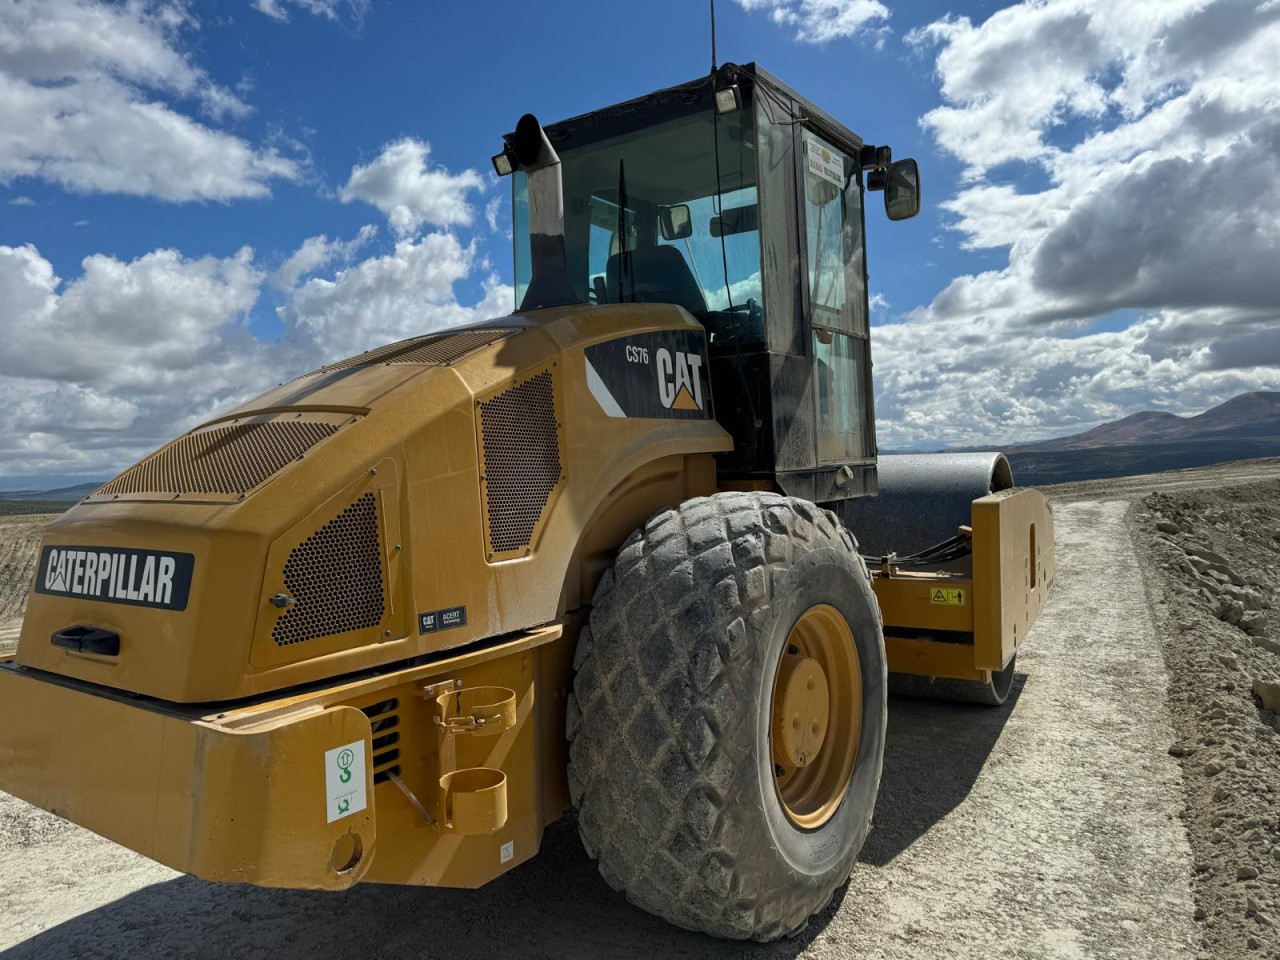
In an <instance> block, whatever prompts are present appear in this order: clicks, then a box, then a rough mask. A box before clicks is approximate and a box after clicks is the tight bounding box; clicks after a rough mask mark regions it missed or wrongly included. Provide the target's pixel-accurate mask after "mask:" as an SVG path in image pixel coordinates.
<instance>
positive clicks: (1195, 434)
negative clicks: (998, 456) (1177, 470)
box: [1006, 390, 1280, 453]
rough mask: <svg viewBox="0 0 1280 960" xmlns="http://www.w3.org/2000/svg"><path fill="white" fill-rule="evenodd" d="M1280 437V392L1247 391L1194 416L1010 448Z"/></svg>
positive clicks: (1152, 418)
mask: <svg viewBox="0 0 1280 960" xmlns="http://www.w3.org/2000/svg"><path fill="white" fill-rule="evenodd" d="M1246 437H1280V392H1276V391H1261V390H1260V391H1257V392H1255V393H1242V394H1241V395H1240V396H1238V397H1233V398H1232V399H1230V400H1228V401H1227V402H1226V403H1220V404H1218V406H1216V407H1213V408H1211V409H1209V410H1206V411H1205V412H1204V413H1201V414H1198V415H1197V416H1194V417H1180V416H1178V415H1177V414H1173V413H1159V412H1156V411H1154V410H1148V411H1144V412H1143V413H1135V414H1133V415H1132V416H1128V417H1125V418H1124V419H1122V420H1114V421H1112V422H1111V423H1104V424H1102V425H1101V426H1098V427H1094V428H1093V429H1092V430H1086V431H1085V432H1084V433H1077V434H1075V435H1073V436H1070V437H1060V438H1058V439H1056V440H1042V441H1041V442H1039V443H1029V444H1024V445H1021V446H1015V447H1007V448H1006V449H1007V450H1008V451H1009V452H1010V453H1057V452H1061V451H1067V450H1096V449H1098V448H1099V447H1127V446H1133V445H1135V444H1147V443H1167V442H1171V441H1182V440H1228V439H1233V438H1240V439H1243V438H1246Z"/></svg>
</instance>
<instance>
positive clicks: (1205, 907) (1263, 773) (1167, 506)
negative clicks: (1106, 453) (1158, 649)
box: [1136, 481, 1280, 958]
mask: <svg viewBox="0 0 1280 960" xmlns="http://www.w3.org/2000/svg"><path fill="white" fill-rule="evenodd" d="M1138 510H1139V512H1138V514H1137V518H1136V519H1137V524H1138V527H1139V539H1140V540H1144V541H1145V542H1146V544H1147V545H1148V547H1149V550H1150V553H1151V557H1152V560H1153V564H1152V567H1151V570H1150V571H1149V574H1150V575H1149V578H1148V587H1149V589H1150V591H1151V594H1152V596H1151V600H1152V604H1153V606H1154V608H1155V609H1156V611H1157V615H1158V617H1159V618H1160V619H1161V620H1162V621H1164V622H1163V624H1162V627H1163V629H1162V632H1163V633H1164V634H1165V635H1166V637H1167V638H1168V644H1167V647H1166V658H1167V661H1168V667H1169V673H1170V677H1171V680H1170V687H1169V698H1170V708H1171V711H1172V713H1173V718H1174V725H1175V729H1176V730H1177V732H1178V736H1179V739H1178V741H1177V742H1176V743H1174V744H1173V745H1172V746H1171V747H1170V749H1169V752H1170V753H1171V754H1173V755H1174V756H1176V757H1179V758H1181V764H1182V769H1183V776H1184V786H1185V790H1186V794H1187V800H1188V804H1187V809H1186V811H1185V813H1184V818H1185V820H1186V824H1187V830H1188V833H1189V836H1190V839H1191V848H1192V852H1193V854H1194V857H1195V867H1194V869H1195V877H1194V881H1195V882H1194V887H1193V889H1194V891H1195V895H1196V902H1197V910H1196V918H1197V920H1199V921H1200V922H1201V926H1202V936H1203V949H1204V950H1205V951H1206V952H1207V955H1210V956H1215V957H1224V958H1225V957H1243V956H1264V957H1272V958H1280V812H1278V807H1280V718H1278V717H1277V714H1276V710H1277V709H1280V483H1277V482H1275V481H1269V482H1262V483H1253V484H1245V485H1241V486H1237V487H1227V488H1223V489H1219V490H1198V491H1190V490H1178V491H1176V492H1169V493H1153V494H1150V495H1149V496H1147V497H1146V498H1145V499H1144V500H1142V502H1141V505H1140V507H1139V508H1138Z"/></svg>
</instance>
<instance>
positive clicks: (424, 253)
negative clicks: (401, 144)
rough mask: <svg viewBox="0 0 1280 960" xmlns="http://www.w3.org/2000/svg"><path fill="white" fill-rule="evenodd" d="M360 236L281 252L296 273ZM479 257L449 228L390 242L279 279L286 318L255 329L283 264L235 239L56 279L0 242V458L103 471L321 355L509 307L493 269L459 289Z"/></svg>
mask: <svg viewBox="0 0 1280 960" xmlns="http://www.w3.org/2000/svg"><path fill="white" fill-rule="evenodd" d="M370 239H371V234H370V233H369V232H368V231H367V230H366V231H362V232H361V234H360V235H358V236H357V237H356V238H355V239H353V240H351V241H330V240H328V239H326V238H323V237H321V238H312V239H311V240H309V241H307V242H305V243H303V245H302V246H301V247H300V248H299V251H298V252H297V253H295V254H294V256H293V257H291V258H290V260H295V258H297V259H296V260H295V262H294V264H293V266H291V267H290V268H289V269H290V270H291V271H296V276H295V278H294V283H295V284H296V282H297V279H298V278H300V277H302V276H304V275H305V274H307V273H314V272H316V271H318V270H320V269H321V267H322V266H323V265H325V264H331V263H333V262H335V261H336V260H339V259H345V258H349V257H350V255H351V252H352V251H354V249H355V246H354V245H355V244H363V243H366V242H368V241H369V240H370ZM312 241H317V242H314V243H313V242H312ZM304 251H310V253H309V254H308V253H304ZM300 254H301V255H302V256H300ZM308 256H309V257H310V259H309V260H308V259H307V257H308ZM282 269H283V268H282ZM484 269H485V264H484V263H483V262H482V260H481V259H480V258H479V257H478V256H477V254H476V251H475V248H474V246H463V245H462V244H461V243H460V242H459V241H458V239H457V238H456V237H453V236H452V235H449V234H443V233H439V234H428V235H427V236H425V237H423V238H421V239H420V240H417V241H408V240H405V241H401V242H400V243H398V244H396V246H395V248H394V249H393V250H392V251H391V252H389V253H387V254H385V255H382V256H375V257H371V258H369V259H366V260H364V261H362V262H359V263H356V264H354V265H352V266H349V267H347V268H345V269H340V270H337V271H336V272H334V273H333V274H332V275H331V276H328V277H320V276H312V277H311V278H310V279H308V280H306V281H305V282H303V283H302V284H301V285H300V286H293V285H292V284H289V285H286V286H289V287H291V289H290V290H289V292H288V293H287V294H286V298H285V302H284V304H283V305H282V306H281V307H280V308H279V310H278V313H279V316H280V319H281V320H282V321H283V322H284V325H285V332H284V334H283V335H282V336H280V337H279V338H277V339H274V340H267V339H263V338H260V337H258V336H255V335H254V333H253V332H252V331H251V330H250V328H249V322H248V320H249V312H250V311H251V310H252V309H253V308H254V306H255V304H256V303H257V302H258V300H259V297H260V296H261V294H262V291H263V289H264V284H265V283H266V282H267V281H268V279H270V280H271V281H272V282H273V283H274V282H275V281H276V279H277V278H278V276H279V272H277V274H276V276H275V277H269V274H268V272H267V271H266V270H264V269H263V268H262V267H260V266H259V265H258V263H257V261H256V258H255V255H254V252H253V250H251V249H249V248H247V247H246V248H244V249H242V250H240V251H239V252H238V253H236V254H234V255H233V256H230V257H221V258H220V257H198V258H191V257H186V256H183V255H182V254H181V253H179V252H178V251H175V250H156V251H153V252H151V253H148V254H146V255H145V256H142V257H139V258H137V259H135V260H132V261H128V262H126V261H122V260H118V259H116V258H114V257H109V256H104V255H95V256H91V257H88V258H86V259H85V260H84V262H83V263H82V265H81V272H80V273H79V275H78V276H76V277H74V278H72V279H70V280H69V281H65V280H63V279H62V278H60V277H58V276H57V274H56V272H55V271H54V268H53V265H52V264H51V263H50V262H49V261H48V260H47V259H45V257H44V256H43V255H41V253H40V252H39V250H38V249H36V247H34V246H32V245H30V244H27V245H24V246H0V301H3V302H4V303H5V310H4V311H2V312H0V340H3V342H4V343H5V344H6V349H5V350H4V351H2V352H0V408H2V409H4V410H5V416H4V417H3V418H0V473H2V474H7V475H13V476H18V475H22V474H50V473H56V474H90V475H92V476H94V477H105V476H108V475H110V474H111V473H113V472H114V471H116V470H119V469H121V468H122V467H124V466H126V465H128V464H129V463H130V462H132V461H134V460H136V459H138V458H139V457H141V456H143V455H145V454H146V453H147V452H149V451H150V450H152V449H154V448H155V447H157V446H159V445H160V444H161V443H163V442H165V441H167V440H169V439H171V438H172V437H174V436H176V435H178V434H179V433H181V432H183V431H185V430H187V429H189V428H190V427H192V426H194V425H196V424H197V423H200V422H202V421H203V420H205V419H208V418H209V417H211V416H213V415H214V414H216V413H218V412H220V411H222V410H225V409H227V408H228V407H230V406H232V405H234V404H236V403H238V402H240V401H242V400H244V399H246V398H248V397H251V396H253V395H254V394H256V393H259V392H260V391H262V390H263V389H265V388H267V387H269V386H271V385H273V384H275V383H277V382H280V381H281V380H284V379H288V378H289V377H291V376H294V375H296V374H298V373H302V372H304V371H306V370H308V369H312V368H314V367H315V366H317V365H319V364H321V363H325V362H330V361H333V360H336V359H339V358H341V357H343V356H348V355H351V354H354V353H358V352H360V351H362V350H365V349H368V348H370V347H374V346H379V345H381V344H384V343H387V342H390V341H392V340H396V339H400V338H403V337H407V336H412V335H416V334H420V333H426V332H429V331H431V330H436V329H440V328H443V327H446V326H451V325H456V324H460V323H466V322H473V321H477V320H483V319H488V318H490V317H494V316H503V315H505V314H507V313H510V312H511V308H512V300H513V296H514V294H513V291H512V289H511V288H510V287H509V286H504V285H502V284H500V283H498V282H497V280H496V279H493V278H489V279H488V280H487V281H485V282H484V284H483V286H484V290H483V294H482V296H481V298H480V300H479V302H477V303H475V304H473V305H471V306H466V305H463V304H462V303H460V302H459V301H458V299H457V297H456V296H455V293H454V284H455V283H457V282H458V281H459V280H462V279H464V278H467V277H471V276H476V275H477V272H478V271H479V274H478V275H479V276H482V277H483V276H484V273H483V271H484Z"/></svg>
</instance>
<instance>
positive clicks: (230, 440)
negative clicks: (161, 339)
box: [97, 420, 338, 495]
mask: <svg viewBox="0 0 1280 960" xmlns="http://www.w3.org/2000/svg"><path fill="white" fill-rule="evenodd" d="M337 431H338V428H337V427H336V426H334V425H333V424H331V423H315V422H308V421H305V420H272V421H269V422H266V423H241V424H235V425H231V426H225V427H214V428H213V429H210V430H202V431H200V432H199V433H192V434H188V435H187V436H185V437H182V438H181V439H179V440H178V441H176V442H175V443H173V444H171V445H170V446H168V447H166V448H165V449H163V450H161V451H160V452H159V453H155V454H152V455H151V456H150V457H148V458H147V459H145V460H143V461H142V462H141V463H139V464H137V465H135V466H133V467H130V468H129V469H128V470H126V471H125V472H124V473H122V474H120V476H118V477H116V478H115V479H114V480H112V481H111V482H110V483H108V484H106V485H105V486H103V487H100V488H99V489H98V492H97V495H103V494H108V495H109V494H121V493H160V494H182V493H205V494H231V495H235V494H242V493H248V492H249V491H250V490H252V489H253V488H254V487H256V486H257V485H258V484H260V483H262V481H264V480H266V479H267V478H268V477H270V476H272V475H273V474H274V473H276V472H277V471H279V470H281V469H283V468H284V467H286V466H288V464H289V463H291V462H292V461H294V460H296V459H297V458H298V457H300V456H302V455H303V454H304V453H305V452H306V451H308V450H310V449H311V448H312V447H313V446H315V445H316V444H317V443H319V442H320V441H321V440H323V439H325V437H329V436H332V435H333V434H334V433H337Z"/></svg>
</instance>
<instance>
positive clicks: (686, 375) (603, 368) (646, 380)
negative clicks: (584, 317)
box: [586, 330, 711, 420]
mask: <svg viewBox="0 0 1280 960" xmlns="http://www.w3.org/2000/svg"><path fill="white" fill-rule="evenodd" d="M586 365H587V371H586V372H587V388H588V389H589V390H590V391H591V395H592V396H593V397H595V398H596V402H597V403H598V404H600V409H601V410H603V411H604V412H605V413H606V414H607V415H608V416H611V417H662V418H664V419H678V420H709V419H711V379H710V375H709V373H708V371H707V342H706V335H705V334H703V332H702V331H701V330H659V331H656V332H654V333H639V334H635V335H634V336H630V337H619V338H618V339H617V340H610V341H608V342H607V343H598V344H596V345H595V346H594V347H587V349H586Z"/></svg>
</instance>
